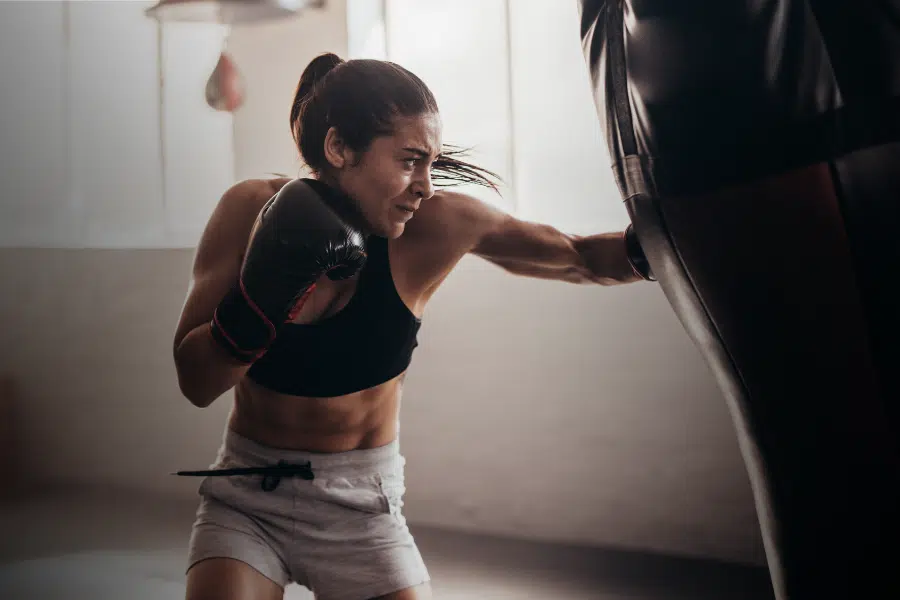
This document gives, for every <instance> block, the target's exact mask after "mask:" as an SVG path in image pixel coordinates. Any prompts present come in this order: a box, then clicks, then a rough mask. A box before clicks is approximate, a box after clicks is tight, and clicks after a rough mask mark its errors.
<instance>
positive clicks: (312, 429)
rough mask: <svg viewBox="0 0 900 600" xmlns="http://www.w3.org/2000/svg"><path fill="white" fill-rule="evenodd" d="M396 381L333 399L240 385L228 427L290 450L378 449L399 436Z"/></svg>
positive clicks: (259, 440) (255, 439) (258, 441)
mask: <svg viewBox="0 0 900 600" xmlns="http://www.w3.org/2000/svg"><path fill="white" fill-rule="evenodd" d="M398 395H399V389H397V388H396V386H390V385H385V386H379V387H378V388H373V389H370V390H365V391H362V392H356V393H353V394H348V395H346V396H339V397H334V398H305V397H298V396H286V395H283V394H278V393H275V392H272V391H270V390H266V389H265V388H261V387H259V386H255V385H253V384H252V383H251V384H250V385H244V384H241V385H239V386H238V387H237V388H236V389H235V403H234V409H233V410H232V412H231V415H230V417H229V422H228V427H229V429H231V430H232V431H234V432H236V433H238V434H240V435H241V436H243V437H245V438H248V439H250V440H253V441H255V442H257V443H259V444H262V445H265V446H268V447H273V448H281V449H285V450H300V451H309V452H329V453H330V452H346V451H350V450H360V449H369V448H377V447H380V446H383V445H385V444H387V443H390V442H391V441H392V440H394V439H395V438H396V436H397V423H396V422H397V417H398V407H399V402H398Z"/></svg>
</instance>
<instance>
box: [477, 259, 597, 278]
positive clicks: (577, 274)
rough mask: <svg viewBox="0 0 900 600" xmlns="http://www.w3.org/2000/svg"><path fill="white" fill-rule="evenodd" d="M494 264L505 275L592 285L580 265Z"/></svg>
mask: <svg viewBox="0 0 900 600" xmlns="http://www.w3.org/2000/svg"><path fill="white" fill-rule="evenodd" d="M492 262H493V263H494V264H496V265H497V266H499V267H500V268H502V269H503V270H504V271H506V272H507V273H511V274H512V275H519V276H522V277H531V278H535V279H549V280H551V281H565V282H567V283H575V284H584V283H594V279H593V278H592V277H591V274H590V272H589V271H588V270H587V269H586V268H584V267H583V266H580V265H575V264H570V265H569V266H564V267H548V266H544V265H539V264H532V263H526V262H515V261H502V260H494V261H492Z"/></svg>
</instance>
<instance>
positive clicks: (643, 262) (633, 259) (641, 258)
mask: <svg viewBox="0 0 900 600" xmlns="http://www.w3.org/2000/svg"><path fill="white" fill-rule="evenodd" d="M625 252H626V253H627V256H628V262H629V263H630V264H631V269H632V270H633V271H634V273H635V274H636V275H637V276H638V277H640V278H642V279H644V280H645V281H656V276H655V275H653V270H652V269H651V268H650V262H649V261H648V260H647V256H646V255H645V254H644V249H643V247H642V246H641V242H640V241H639V240H638V238H637V234H636V233H635V232H634V225H633V224H631V223H629V224H628V227H626V228H625Z"/></svg>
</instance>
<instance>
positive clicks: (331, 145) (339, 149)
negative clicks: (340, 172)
mask: <svg viewBox="0 0 900 600" xmlns="http://www.w3.org/2000/svg"><path fill="white" fill-rule="evenodd" d="M325 160H327V161H328V164H329V165H331V166H332V167H334V168H335V169H342V168H344V167H345V166H347V165H348V164H350V160H351V157H350V149H349V148H347V144H345V143H344V140H343V138H341V134H339V133H338V130H337V129H335V128H334V127H329V128H328V133H326V134H325Z"/></svg>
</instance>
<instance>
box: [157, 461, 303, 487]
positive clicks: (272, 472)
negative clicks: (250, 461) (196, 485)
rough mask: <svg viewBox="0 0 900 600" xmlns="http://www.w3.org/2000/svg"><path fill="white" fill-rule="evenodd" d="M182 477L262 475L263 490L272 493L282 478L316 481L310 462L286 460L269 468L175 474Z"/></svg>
mask: <svg viewBox="0 0 900 600" xmlns="http://www.w3.org/2000/svg"><path fill="white" fill-rule="evenodd" d="M174 474H175V475H179V476H182V477H228V476H233V475H262V476H263V478H262V489H263V490H265V491H267V492H271V491H272V490H274V489H275V488H277V487H278V484H279V483H280V482H281V478H282V477H300V478H301V479H305V480H307V481H312V480H313V479H315V475H314V474H313V470H312V465H311V464H310V463H309V462H305V463H300V464H291V463H289V462H287V461H286V460H280V461H278V464H277V465H274V466H269V467H242V468H238V469H212V470H208V471H178V472H176V473H174Z"/></svg>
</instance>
